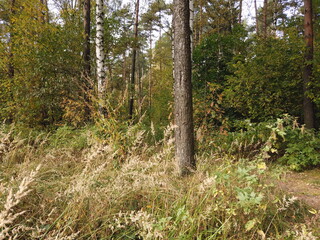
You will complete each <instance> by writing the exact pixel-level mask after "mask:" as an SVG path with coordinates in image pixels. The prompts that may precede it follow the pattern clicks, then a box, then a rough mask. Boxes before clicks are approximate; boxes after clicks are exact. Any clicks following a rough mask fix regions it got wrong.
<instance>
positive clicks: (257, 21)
mask: <svg viewBox="0 0 320 240" xmlns="http://www.w3.org/2000/svg"><path fill="white" fill-rule="evenodd" d="M254 10H255V14H256V33H257V35H258V36H259V18H258V7H257V0H254Z"/></svg>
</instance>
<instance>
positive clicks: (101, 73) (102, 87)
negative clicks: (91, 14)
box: [96, 0, 106, 116]
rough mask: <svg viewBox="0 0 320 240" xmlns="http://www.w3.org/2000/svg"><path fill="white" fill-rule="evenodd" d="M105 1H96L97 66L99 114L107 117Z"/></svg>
mask: <svg viewBox="0 0 320 240" xmlns="http://www.w3.org/2000/svg"><path fill="white" fill-rule="evenodd" d="M103 22H104V11H103V0H96V64H97V81H98V101H99V112H100V114H101V115H102V116H105V115H106V109H105V107H104V98H105V92H106V73H105V69H104V56H105V54H104V47H103V34H104V33H103Z"/></svg>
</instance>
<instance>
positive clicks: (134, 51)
mask: <svg viewBox="0 0 320 240" xmlns="http://www.w3.org/2000/svg"><path fill="white" fill-rule="evenodd" d="M138 24H139V0H137V2H136V17H135V24H134V43H133V49H132V66H131V82H130V86H129V96H130V97H129V119H132V117H133V109H134V95H135V75H136V58H137V47H138V46H137V45H138Z"/></svg>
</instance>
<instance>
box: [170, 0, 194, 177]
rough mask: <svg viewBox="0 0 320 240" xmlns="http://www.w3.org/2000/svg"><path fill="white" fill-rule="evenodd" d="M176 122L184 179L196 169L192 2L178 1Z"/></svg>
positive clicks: (178, 156) (175, 20)
mask: <svg viewBox="0 0 320 240" xmlns="http://www.w3.org/2000/svg"><path fill="white" fill-rule="evenodd" d="M173 3H174V4H173V5H174V11H173V24H174V120H175V125H176V128H175V144H176V146H175V156H176V160H177V161H178V166H179V171H180V174H181V175H186V174H188V173H190V172H191V171H192V170H193V169H195V167H196V162H195V158H194V133H193V116H192V114H193V110H192V86H191V43H190V42H191V41H190V34H191V29H190V8H189V0H174V2H173Z"/></svg>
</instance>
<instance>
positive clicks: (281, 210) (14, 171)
mask: <svg viewBox="0 0 320 240" xmlns="http://www.w3.org/2000/svg"><path fill="white" fill-rule="evenodd" d="M106 124H111V125H112V123H105V125H106ZM105 125H104V126H105ZM108 126H109V125H108ZM110 129H113V128H110ZM113 130H114V129H113ZM172 130H173V126H168V127H167V128H166V129H165V130H164V138H163V139H162V140H160V141H158V142H156V143H154V144H148V143H147V142H148V141H147V139H150V138H152V135H154V131H152V130H151V129H150V131H147V130H146V129H145V128H142V127H139V125H138V126H137V125H135V126H129V127H127V128H125V129H124V130H122V131H118V132H117V131H113V132H112V133H107V134H106V132H105V129H98V131H97V130H96V129H94V128H93V129H87V130H86V131H81V132H76V135H72V134H71V133H72V130H70V129H64V130H63V131H69V132H68V134H62V133H63V132H62V133H61V132H59V137H57V135H54V134H53V135H51V136H47V135H42V137H39V136H38V137H35V138H34V139H37V138H38V140H37V141H34V140H30V139H28V138H27V139H21V138H20V137H19V136H17V135H16V136H14V135H12V131H11V132H10V131H6V132H5V131H4V130H3V131H2V132H1V136H2V137H1V140H0V143H1V144H2V145H3V144H7V145H6V146H9V147H5V148H1V149H5V150H2V152H1V154H2V155H1V156H2V157H1V161H0V170H1V171H0V190H1V193H0V239H316V238H317V236H316V234H317V233H316V232H313V230H312V229H314V228H315V227H314V226H315V225H316V217H317V216H318V215H317V214H318V213H315V214H314V215H311V214H309V213H308V211H307V209H306V208H305V207H304V206H302V205H301V204H300V203H299V202H298V201H296V200H295V199H294V198H292V197H283V196H282V195H281V193H279V192H277V190H276V189H275V188H274V187H273V186H272V184H270V182H272V181H270V178H271V177H272V176H273V175H274V172H272V171H271V170H270V169H268V167H267V166H266V165H265V164H264V162H262V161H260V160H259V159H255V160H253V161H250V162H248V161H240V162H236V163H235V162H234V161H231V160H229V159H228V158H227V157H223V156H221V154H219V155H215V154H214V153H212V154H210V155H208V154H200V155H198V156H197V161H198V169H197V171H196V172H195V173H194V174H193V175H191V176H189V177H186V178H180V177H179V175H178V171H177V167H176V164H175V161H174V157H173V154H174V140H173V134H172ZM101 133H103V135H102V136H103V137H101ZM8 134H9V135H10V136H11V137H9V138H8V137H7V136H8ZM61 136H67V137H61ZM83 138H85V139H86V141H85V142H86V147H83V146H82V145H81V146H82V147H81V148H80V147H79V148H74V146H75V145H77V144H75V142H77V141H78V139H82V140H81V141H80V142H82V141H83ZM8 139H9V140H8ZM57 139H58V140H57ZM8 141H9V142H10V143H7V142H8ZM61 141H65V142H66V143H65V144H62V143H61ZM17 142H21V144H20V145H19V144H16V143H17ZM52 142H55V144H52ZM57 143H59V144H58V145H57ZM1 144H0V146H2V145H1ZM61 144H62V145H61ZM55 146H56V147H55ZM77 146H78V145H77ZM21 149H24V150H23V153H21V155H17V152H19V151H21ZM17 156H19V157H17ZM21 156H23V157H21ZM218 156H219V157H218ZM40 164H41V168H39V167H37V166H39V165H40ZM34 169H36V170H34ZM306 219H308V221H306Z"/></svg>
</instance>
